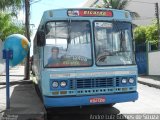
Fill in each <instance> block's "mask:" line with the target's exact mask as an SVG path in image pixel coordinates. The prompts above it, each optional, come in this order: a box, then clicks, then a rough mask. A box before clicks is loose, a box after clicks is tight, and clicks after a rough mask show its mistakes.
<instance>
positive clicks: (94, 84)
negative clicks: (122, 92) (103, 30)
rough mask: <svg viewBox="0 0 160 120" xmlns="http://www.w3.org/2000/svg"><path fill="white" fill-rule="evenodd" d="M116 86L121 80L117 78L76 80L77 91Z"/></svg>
mask: <svg viewBox="0 0 160 120" xmlns="http://www.w3.org/2000/svg"><path fill="white" fill-rule="evenodd" d="M116 84H119V79H116V78H94V79H77V80H76V87H77V89H83V88H85V89H86V88H105V87H114V86H117V85H116Z"/></svg>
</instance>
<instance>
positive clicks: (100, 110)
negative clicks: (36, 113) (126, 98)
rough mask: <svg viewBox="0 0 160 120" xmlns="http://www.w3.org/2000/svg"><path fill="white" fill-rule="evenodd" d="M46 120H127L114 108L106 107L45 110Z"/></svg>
mask: <svg viewBox="0 0 160 120" xmlns="http://www.w3.org/2000/svg"><path fill="white" fill-rule="evenodd" d="M47 118H48V120H116V119H120V118H121V120H127V119H126V118H125V117H124V116H123V115H120V111H119V110H118V109H116V108H115V107H108V106H106V105H98V106H85V107H82V108H80V107H71V108H57V109H56V108H55V109H49V110H47Z"/></svg>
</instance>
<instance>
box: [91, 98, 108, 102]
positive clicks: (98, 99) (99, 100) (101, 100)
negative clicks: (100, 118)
mask: <svg viewBox="0 0 160 120" xmlns="http://www.w3.org/2000/svg"><path fill="white" fill-rule="evenodd" d="M89 102H90V103H104V102H106V98H104V97H99V98H90V99H89Z"/></svg>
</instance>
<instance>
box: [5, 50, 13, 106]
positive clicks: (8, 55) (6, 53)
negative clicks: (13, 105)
mask: <svg viewBox="0 0 160 120" xmlns="http://www.w3.org/2000/svg"><path fill="white" fill-rule="evenodd" d="M12 55H13V51H12V50H3V59H6V109H10V83H9V60H10V59H12Z"/></svg>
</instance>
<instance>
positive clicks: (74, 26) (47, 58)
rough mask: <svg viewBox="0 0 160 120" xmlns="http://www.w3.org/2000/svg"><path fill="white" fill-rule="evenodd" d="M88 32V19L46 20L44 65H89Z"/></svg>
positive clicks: (89, 42)
mask: <svg viewBox="0 0 160 120" xmlns="http://www.w3.org/2000/svg"><path fill="white" fill-rule="evenodd" d="M90 32H91V30H90V23H89V22H88V21H56V22H48V23H47V25H46V46H45V47H44V66H45V67H73V66H91V65H92V57H91V38H90V36H91V35H90Z"/></svg>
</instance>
